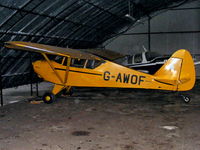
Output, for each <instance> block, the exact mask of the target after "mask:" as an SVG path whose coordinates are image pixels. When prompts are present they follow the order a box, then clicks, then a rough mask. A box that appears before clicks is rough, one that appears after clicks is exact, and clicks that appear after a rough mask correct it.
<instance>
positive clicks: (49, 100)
mask: <svg viewBox="0 0 200 150" xmlns="http://www.w3.org/2000/svg"><path fill="white" fill-rule="evenodd" d="M42 100H43V101H44V103H46V104H51V103H53V102H54V101H55V95H54V94H52V93H45V94H44V95H43V97H42Z"/></svg>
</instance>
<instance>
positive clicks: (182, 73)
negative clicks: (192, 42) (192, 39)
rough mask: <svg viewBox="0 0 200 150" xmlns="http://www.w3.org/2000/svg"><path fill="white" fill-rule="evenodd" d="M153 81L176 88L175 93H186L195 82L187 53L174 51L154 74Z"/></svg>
mask: <svg viewBox="0 0 200 150" xmlns="http://www.w3.org/2000/svg"><path fill="white" fill-rule="evenodd" d="M154 76H155V79H156V80H158V81H160V82H165V83H168V84H172V85H175V86H176V89H175V90H177V91H187V90H190V89H192V88H193V87H194V84H195V81H196V74H195V67H194V62H193V59H192V56H191V55H190V53H189V51H187V50H184V49H181V50H178V51H176V52H175V53H174V54H173V55H172V56H171V57H170V58H169V59H168V60H167V62H166V63H165V64H164V65H163V66H162V67H161V68H160V69H159V70H158V71H157V72H156V73H155V74H154Z"/></svg>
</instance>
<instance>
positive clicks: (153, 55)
mask: <svg viewBox="0 0 200 150" xmlns="http://www.w3.org/2000/svg"><path fill="white" fill-rule="evenodd" d="M145 55H146V58H147V61H151V60H153V59H154V58H156V57H159V56H160V54H158V53H156V52H146V53H145Z"/></svg>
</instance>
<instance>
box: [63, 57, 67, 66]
mask: <svg viewBox="0 0 200 150" xmlns="http://www.w3.org/2000/svg"><path fill="white" fill-rule="evenodd" d="M67 60H68V58H67V57H65V58H64V59H63V61H62V64H63V65H64V66H67Z"/></svg>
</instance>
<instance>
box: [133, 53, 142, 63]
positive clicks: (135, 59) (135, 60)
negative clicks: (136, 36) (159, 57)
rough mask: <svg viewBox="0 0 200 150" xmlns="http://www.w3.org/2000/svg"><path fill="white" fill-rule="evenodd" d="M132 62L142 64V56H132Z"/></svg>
mask: <svg viewBox="0 0 200 150" xmlns="http://www.w3.org/2000/svg"><path fill="white" fill-rule="evenodd" d="M134 62H135V63H141V62H142V54H136V55H135V56H134Z"/></svg>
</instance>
